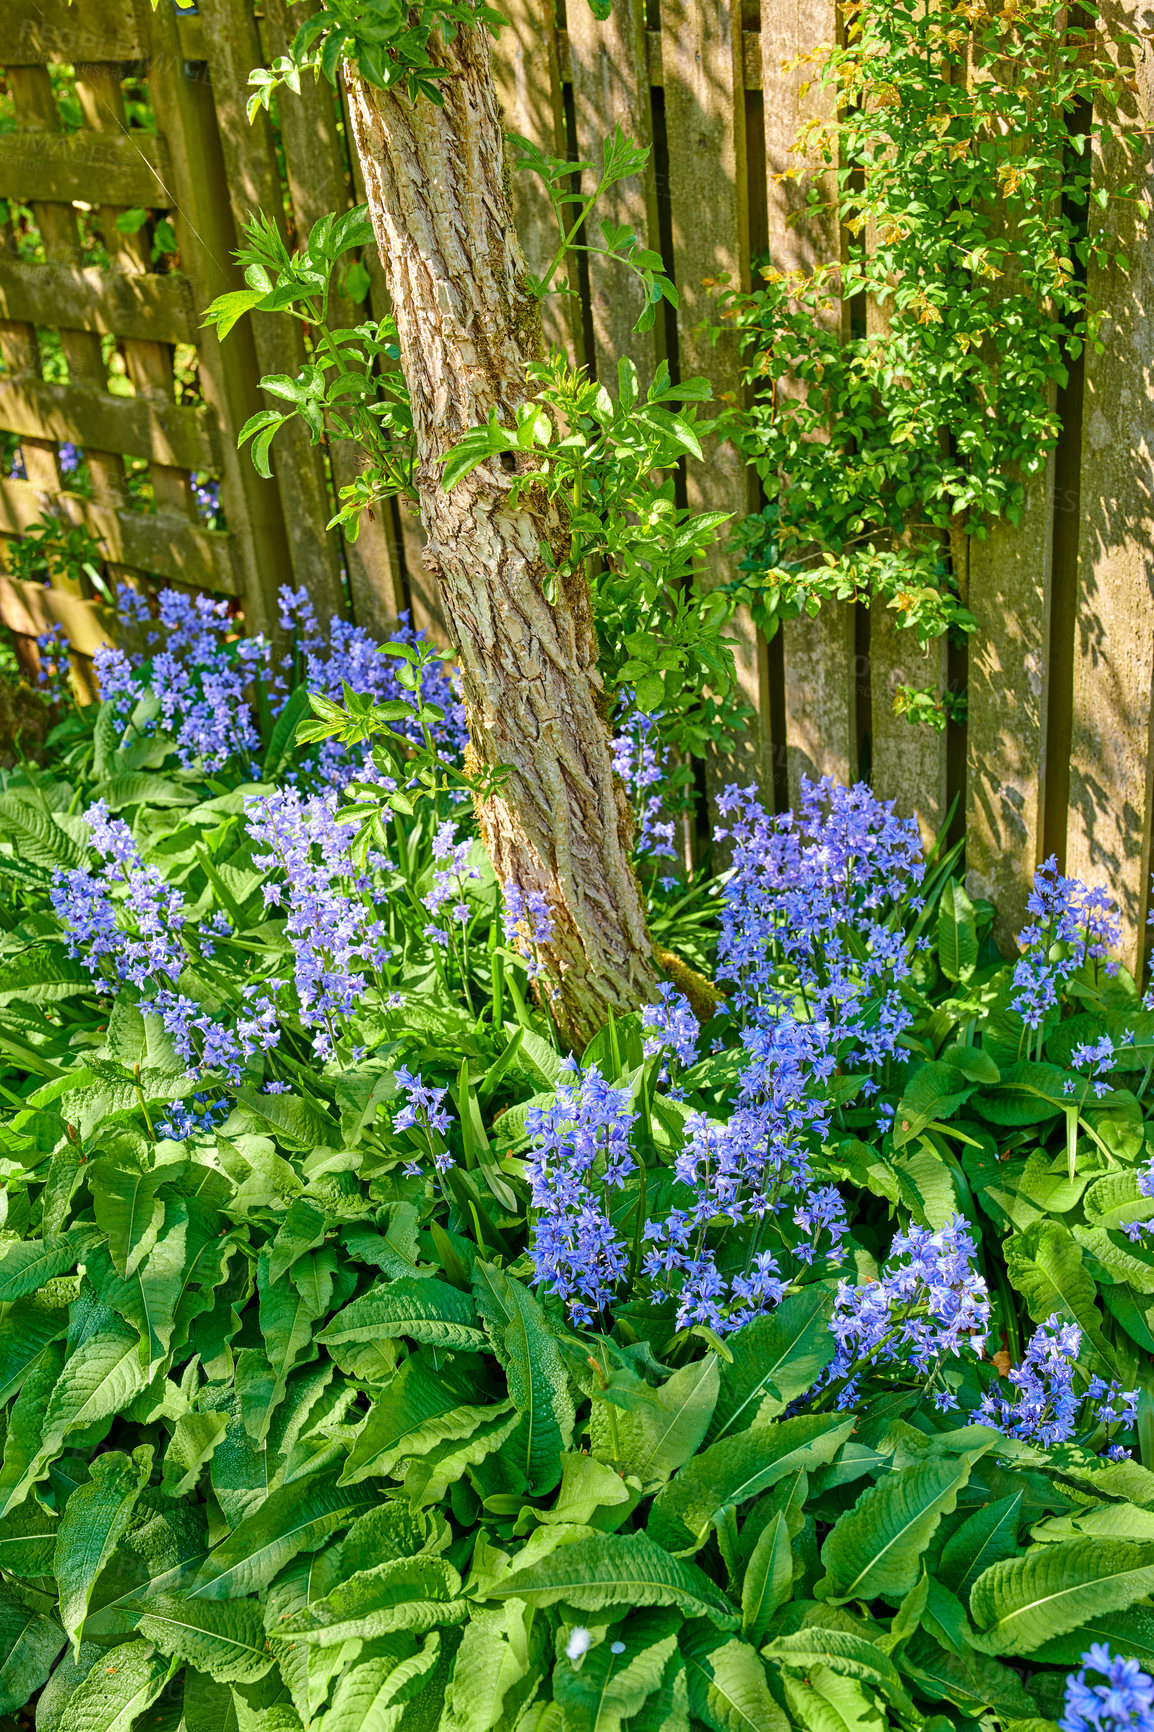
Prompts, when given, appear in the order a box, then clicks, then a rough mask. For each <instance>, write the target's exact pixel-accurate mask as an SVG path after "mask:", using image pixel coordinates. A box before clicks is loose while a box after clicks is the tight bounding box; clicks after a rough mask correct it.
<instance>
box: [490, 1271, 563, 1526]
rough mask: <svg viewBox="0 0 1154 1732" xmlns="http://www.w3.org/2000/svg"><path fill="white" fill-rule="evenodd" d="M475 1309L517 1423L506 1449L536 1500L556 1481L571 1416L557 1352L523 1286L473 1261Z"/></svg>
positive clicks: (503, 1274)
mask: <svg viewBox="0 0 1154 1732" xmlns="http://www.w3.org/2000/svg"><path fill="white" fill-rule="evenodd" d="M473 1285H474V1291H475V1293H476V1297H477V1307H478V1309H479V1311H480V1313H481V1315H482V1317H483V1318H484V1320H485V1327H486V1328H487V1330H488V1332H489V1335H490V1338H491V1339H492V1342H493V1346H494V1349H495V1351H496V1354H497V1357H498V1359H499V1360H500V1361H501V1363H502V1365H503V1366H504V1368H505V1375H506V1377H507V1379H508V1384H509V1397H510V1400H511V1401H512V1402H513V1405H514V1407H515V1408H516V1409H517V1412H518V1413H519V1414H520V1416H521V1423H520V1425H519V1426H518V1428H517V1431H516V1433H515V1434H514V1437H513V1439H512V1441H511V1443H510V1444H509V1446H508V1451H509V1452H512V1455H513V1458H514V1459H516V1460H517V1461H518V1462H519V1463H520V1466H521V1468H522V1469H523V1471H524V1473H525V1478H526V1480H527V1482H528V1487H529V1490H530V1492H531V1493H532V1494H533V1495H534V1496H541V1495H543V1494H544V1493H545V1492H549V1491H552V1490H553V1488H554V1486H555V1485H556V1484H557V1483H558V1481H559V1480H560V1478H561V1456H562V1454H563V1453H564V1452H565V1451H566V1450H567V1449H569V1447H570V1446H571V1444H572V1442H573V1425H574V1422H575V1417H576V1416H575V1412H574V1407H573V1397H572V1395H571V1394H570V1392H569V1379H568V1376H567V1374H566V1371H565V1365H564V1362H563V1360H562V1358H561V1351H560V1349H559V1347H558V1346H557V1342H556V1338H555V1337H554V1335H553V1332H552V1330H551V1329H550V1328H549V1325H548V1323H547V1322H546V1321H545V1313H544V1312H543V1311H542V1309H541V1307H540V1305H539V1304H538V1303H537V1301H536V1299H534V1297H533V1295H532V1294H531V1293H530V1292H529V1290H528V1288H527V1287H524V1286H522V1284H521V1283H520V1281H516V1280H514V1279H513V1277H512V1276H511V1275H506V1274H505V1272H504V1270H503V1269H498V1268H496V1267H495V1266H494V1265H493V1264H491V1263H484V1262H482V1261H481V1260H480V1259H478V1261H477V1263H476V1264H475V1265H474V1268H473Z"/></svg>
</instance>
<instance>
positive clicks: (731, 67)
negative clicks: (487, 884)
mask: <svg viewBox="0 0 1154 1732" xmlns="http://www.w3.org/2000/svg"><path fill="white" fill-rule="evenodd" d="M661 62H662V69H663V83H664V88H665V126H666V136H667V140H668V152H669V193H670V203H671V207H672V212H673V260H672V265H673V274H674V277H675V280H676V282H677V293H678V300H679V307H678V368H679V371H680V375H681V377H682V378H683V379H687V378H690V377H693V376H695V375H702V376H704V377H705V378H707V379H709V380H710V382H711V384H712V386H713V390H714V395H715V396H716V397H718V398H729V399H731V400H736V399H737V398H739V396H740V394H741V389H742V386H741V355H740V350H739V347H738V343H737V336H736V333H735V332H734V331H732V330H731V329H728V328H724V329H723V330H722V332H721V335H720V337H719V338H718V340H717V342H716V343H715V344H714V343H711V342H710V341H709V338H708V336H707V335H706V334H705V331H704V329H703V328H702V327H703V326H705V325H706V324H709V323H716V322H717V306H716V302H715V301H714V299H713V296H712V294H711V292H710V289H709V287H708V286H707V281H706V279H710V280H712V281H715V282H717V281H721V280H722V279H727V280H728V282H729V283H730V284H731V285H732V286H734V287H740V286H742V285H743V284H745V282H746V281H747V279H748V275H749V200H748V187H747V183H746V163H745V84H744V66H743V55H742V33H741V8H740V0H661ZM687 492H688V498H689V503H690V505H691V506H692V507H693V508H694V509H695V510H700V511H710V510H712V511H729V512H732V513H733V520H734V522H736V521H738V520H740V518H741V517H743V516H744V515H745V514H746V513H747V512H748V511H749V509H750V506H751V503H752V489H751V483H750V472H749V470H748V469H747V468H746V465H745V463H744V461H743V459H742V457H741V454H740V453H739V452H738V451H737V450H736V448H735V447H734V446H733V445H732V444H731V443H730V442H729V441H723V442H719V443H718V444H717V445H716V446H715V447H714V449H713V450H711V451H710V452H709V453H708V455H707V460H706V462H704V463H697V462H695V461H690V463H689V464H688V474H687ZM730 527H732V525H729V526H723V528H722V529H721V531H720V532H719V534H718V536H717V539H716V541H715V543H714V546H713V549H712V551H711V555H710V558H709V560H708V563H707V568H706V582H707V583H708V582H713V583H717V582H720V581H722V580H723V579H725V578H726V577H728V576H730V575H731V571H732V560H731V559H729V558H728V557H727V556H726V553H725V543H726V538H727V534H728V530H729V528H730ZM729 635H730V636H732V637H733V638H735V639H736V640H737V642H736V644H735V647H734V656H735V659H736V662H737V675H738V681H739V684H740V688H741V693H742V696H743V697H744V699H745V701H746V702H747V703H748V704H749V705H750V706H751V707H752V709H753V717H752V719H751V721H750V723H749V730H748V734H747V736H746V739H745V740H744V741H743V742H742V746H741V748H740V750H739V751H738V753H737V754H736V759H735V761H732V762H730V763H729V764H726V765H724V766H720V765H719V766H717V769H716V772H715V771H713V770H711V771H710V780H711V782H712V781H714V780H719V781H728V780H733V779H737V780H742V781H753V780H756V781H759V782H761V783H762V784H763V785H765V786H769V785H770V783H771V780H772V761H771V742H770V740H769V702H768V692H767V689H766V688H767V677H768V676H767V666H766V656H765V645H764V643H763V642H762V641H761V639H760V634H759V633H758V632H757V630H756V629H755V627H754V625H753V622H752V620H751V619H750V618H749V615H748V613H747V612H746V611H745V610H744V609H742V610H741V611H739V613H738V614H737V616H736V617H735V619H734V620H733V622H732V626H731V630H730V634H729Z"/></svg>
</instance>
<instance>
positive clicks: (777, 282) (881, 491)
mask: <svg viewBox="0 0 1154 1732" xmlns="http://www.w3.org/2000/svg"><path fill="white" fill-rule="evenodd" d="M845 19H846V30H845V40H844V44H843V45H840V46H838V47H835V48H827V49H821V50H818V51H816V52H815V53H814V54H813V55H810V56H804V57H803V60H809V61H812V62H814V64H815V71H814V74H813V82H812V85H804V84H803V86H802V96H803V99H804V98H805V97H807V96H812V95H815V94H816V95H817V96H818V97H819V98H820V99H821V100H820V101H819V102H818V103H817V104H816V107H817V108H818V109H819V111H820V112H818V113H817V114H816V115H815V116H814V118H812V119H811V120H810V121H809V122H807V124H806V125H805V126H804V127H803V129H802V131H801V133H800V135H799V137H798V138H797V140H796V141H795V144H794V147H793V149H794V154H795V157H796V162H795V164H794V166H792V167H791V168H790V169H789V170H788V171H787V172H786V175H785V176H783V177H782V178H783V179H788V178H801V177H803V176H806V175H812V177H813V178H812V181H811V191H810V195H809V203H808V207H807V208H806V209H803V210H802V212H801V213H800V214H801V220H802V221H803V222H806V223H808V224H809V225H811V230H812V232H813V233H815V234H817V233H822V232H825V233H829V232H830V231H831V230H833V228H834V225H833V224H832V223H831V222H830V220H829V218H830V215H831V213H832V214H834V215H836V218H837V222H838V225H839V226H840V231H841V234H842V236H843V237H844V246H843V252H844V257H843V258H836V257H832V258H828V259H826V260H824V261H822V262H820V263H819V264H818V265H817V267H816V268H815V269H814V270H813V271H812V272H806V271H802V270H783V269H780V268H779V267H778V263H777V262H776V261H775V260H774V259H773V258H770V259H769V260H768V261H767V262H766V263H765V264H764V266H763V268H762V270H761V272H760V281H759V282H758V283H757V285H756V287H755V288H754V290H753V292H752V293H751V294H748V295H745V294H739V293H737V292H733V291H730V292H729V293H728V294H727V295H726V296H725V297H724V303H723V304H724V312H725V316H726V317H728V318H730V319H732V320H733V321H735V322H736V324H737V326H738V328H739V330H740V333H741V336H742V339H743V342H744V345H745V353H746V358H747V379H748V382H749V383H750V384H751V385H752V387H753V398H752V403H751V407H750V409H749V412H748V415H747V417H746V426H745V441H744V443H745V450H746V452H747V454H748V456H749V457H750V459H751V460H752V461H753V462H754V464H755V465H756V467H757V470H758V473H759V475H760V477H761V480H762V484H763V487H764V490H765V499H766V503H765V506H764V508H763V510H762V511H761V512H760V513H759V514H758V515H756V516H752V517H750V518H748V519H747V520H746V521H745V523H744V524H743V525H742V526H741V530H740V540H741V542H742V544H743V547H744V561H743V564H744V568H745V571H746V573H747V577H748V581H749V584H750V586H751V588H752V589H753V591H754V593H755V596H756V598H757V604H758V605H757V611H758V612H759V613H760V615H761V620H762V623H763V625H764V626H765V627H766V628H767V629H768V630H770V631H772V629H773V627H774V624H775V620H776V618H778V617H791V616H794V615H796V614H797V613H798V612H800V611H801V610H802V609H803V608H804V609H807V610H809V611H810V612H816V610H817V607H818V605H819V604H820V602H821V601H822V600H824V599H827V598H832V597H840V598H847V597H851V598H858V597H861V598H866V597H874V596H876V597H877V598H878V599H880V600H882V601H884V603H885V604H886V605H887V606H888V607H890V608H892V609H894V610H895V611H896V614H897V617H898V620H899V623H901V624H902V625H906V626H912V627H913V628H915V629H916V631H917V633H918V635H919V637H921V638H922V639H923V640H924V639H928V638H930V637H935V636H940V635H941V634H942V633H943V632H944V631H946V630H948V629H949V628H950V627H954V628H956V629H960V630H963V631H968V630H972V629H973V625H974V621H973V619H972V616H970V615H969V614H968V613H967V611H966V609H965V606H964V600H965V595H964V584H963V583H961V582H959V573H958V572H956V571H955V570H954V569H953V564H954V562H953V561H951V559H950V557H949V546H950V538H949V536H948V534H947V532H948V531H949V530H950V529H953V530H954V531H955V538H954V539H955V547H956V546H957V531H959V530H960V531H962V532H964V534H965V535H976V536H982V535H984V534H985V533H986V529H987V526H988V525H989V523H990V522H991V521H992V520H996V519H1003V520H1006V521H1008V522H1010V523H1017V522H1018V521H1019V519H1020V516H1021V512H1022V506H1023V500H1024V496H1025V481H1026V479H1027V478H1028V477H1029V476H1030V475H1031V474H1034V473H1036V472H1037V471H1038V470H1040V469H1041V468H1042V467H1044V465H1045V462H1046V459H1047V456H1048V454H1049V452H1050V451H1051V449H1052V448H1053V446H1054V443H1055V440H1056V438H1057V433H1058V427H1059V420H1058V415H1057V413H1056V409H1055V388H1056V387H1057V386H1059V385H1061V384H1063V383H1064V382H1065V381H1066V377H1067V368H1068V366H1069V364H1070V362H1071V361H1072V360H1074V359H1075V358H1076V357H1077V356H1078V355H1079V354H1080V352H1081V349H1082V346H1083V344H1084V343H1086V342H1090V343H1094V344H1096V343H1097V337H1096V334H1095V333H1096V326H1097V317H1096V315H1095V312H1094V309H1093V308H1092V306H1091V304H1090V299H1089V295H1088V291H1087V268H1088V266H1090V265H1091V264H1094V265H1096V266H1101V267H1106V266H1109V265H1115V266H1119V267H1121V268H1123V269H1124V268H1125V267H1126V263H1127V261H1126V259H1125V257H1124V255H1123V254H1122V253H1121V252H1120V251H1119V248H1118V244H1117V241H1116V239H1114V238H1112V235H1111V229H1110V226H1109V225H1107V224H1106V223H1104V222H1103V221H1102V213H1103V211H1104V210H1105V209H1106V207H1107V205H1108V203H1109V202H1110V200H1111V199H1125V198H1128V197H1129V196H1130V194H1131V192H1132V189H1131V188H1128V187H1126V186H1113V185H1112V186H1111V187H1109V188H1107V187H1106V186H1104V185H1101V184H1099V176H1098V174H1097V173H1096V172H1095V152H1094V150H1093V148H1092V146H1093V140H1094V134H1095V132H1097V131H1099V130H1101V129H1102V128H1105V127H1108V126H1110V125H1111V124H1113V118H1114V116H1115V115H1116V113H1117V109H1118V104H1119V101H1120V99H1121V98H1123V97H1124V95H1125V92H1126V90H1127V88H1129V87H1130V86H1131V85H1132V80H1131V79H1130V78H1129V77H1128V74H1127V72H1126V62H1127V58H1128V56H1129V54H1130V52H1131V49H1132V46H1133V38H1131V37H1128V36H1126V35H1125V34H1121V33H1119V32H1118V31H1116V30H1113V29H1112V31H1111V39H1110V40H1109V41H1103V40H1102V38H1101V37H1099V36H1097V35H1096V34H1095V33H1094V31H1093V29H1092V25H1093V22H1094V18H1093V14H1092V13H1091V12H1090V11H1089V10H1088V9H1087V8H1085V7H1083V6H1078V5H1076V6H1073V7H1067V6H1064V5H1061V4H1059V3H1058V0H1026V3H1023V4H1010V5H1007V6H1005V7H998V8H995V7H994V6H992V5H988V4H985V3H983V0H962V3H960V4H958V5H956V6H951V5H949V4H935V5H931V6H929V7H926V6H922V5H920V4H914V3H913V0H852V3H851V4H850V5H848V6H847V7H846V8H845ZM1090 108H1092V110H1093V115H1094V120H1093V127H1092V129H1091V130H1090V131H1087V130H1085V121H1084V117H1085V116H1086V114H1087V112H1088V110H1089V109H1090ZM815 219H817V220H815Z"/></svg>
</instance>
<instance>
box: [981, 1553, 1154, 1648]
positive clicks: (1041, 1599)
mask: <svg viewBox="0 0 1154 1732" xmlns="http://www.w3.org/2000/svg"><path fill="white" fill-rule="evenodd" d="M1152 1590H1154V1545H1133V1544H1130V1543H1129V1542H1128V1541H1126V1540H1095V1539H1080V1540H1059V1541H1057V1542H1056V1543H1054V1544H1053V1545H1035V1546H1031V1547H1030V1549H1029V1551H1027V1552H1026V1554H1025V1556H1024V1557H1020V1558H1009V1559H1006V1560H1005V1561H1003V1562H1002V1563H997V1564H991V1565H990V1567H989V1569H988V1570H985V1571H984V1572H983V1573H982V1575H980V1576H979V1577H978V1579H977V1581H976V1582H975V1583H974V1585H973V1588H972V1589H971V1591H970V1616H971V1617H972V1619H973V1621H974V1625H975V1631H976V1634H975V1643H976V1645H977V1646H978V1647H980V1648H982V1649H983V1650H984V1651H985V1652H986V1653H989V1654H1031V1653H1033V1651H1034V1649H1035V1648H1040V1647H1041V1645H1042V1643H1043V1642H1050V1641H1053V1640H1054V1638H1055V1637H1056V1636H1063V1635H1065V1633H1066V1631H1067V1630H1075V1629H1077V1628H1078V1627H1079V1625H1081V1624H1084V1623H1085V1622H1086V1621H1087V1620H1088V1619H1089V1618H1091V1617H1096V1616H1099V1615H1100V1614H1102V1613H1106V1612H1118V1611H1122V1610H1123V1609H1124V1608H1125V1607H1126V1606H1131V1605H1133V1604H1134V1601H1135V1600H1140V1599H1142V1598H1144V1596H1145V1595H1147V1594H1149V1593H1150V1592H1151V1591H1152Z"/></svg>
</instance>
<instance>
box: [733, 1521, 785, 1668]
mask: <svg viewBox="0 0 1154 1732" xmlns="http://www.w3.org/2000/svg"><path fill="white" fill-rule="evenodd" d="M792 1592H793V1547H792V1546H791V1544H790V1539H789V1528H788V1526H787V1524H786V1519H785V1516H784V1515H783V1514H782V1512H781V1511H780V1510H779V1511H778V1513H777V1514H776V1515H775V1516H774V1518H773V1520H772V1521H769V1522H767V1523H766V1525H765V1526H764V1528H762V1530H761V1533H760V1534H759V1535H758V1537H757V1543H756V1545H755V1546H754V1548H753V1552H752V1554H751V1556H750V1559H749V1563H748V1564H747V1565H746V1569H745V1576H744V1579H743V1581H742V1584H741V1628H742V1632H743V1634H744V1635H745V1636H746V1637H747V1638H748V1640H749V1641H751V1642H752V1643H753V1645H754V1647H755V1648H760V1646H761V1644H762V1642H764V1640H765V1637H766V1632H767V1631H768V1629H769V1624H770V1620H771V1619H772V1617H773V1615H774V1613H775V1612H776V1611H777V1609H778V1607H779V1606H784V1604H785V1602H786V1601H787V1600H788V1599H789V1597H790V1595H791V1593H792Z"/></svg>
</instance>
